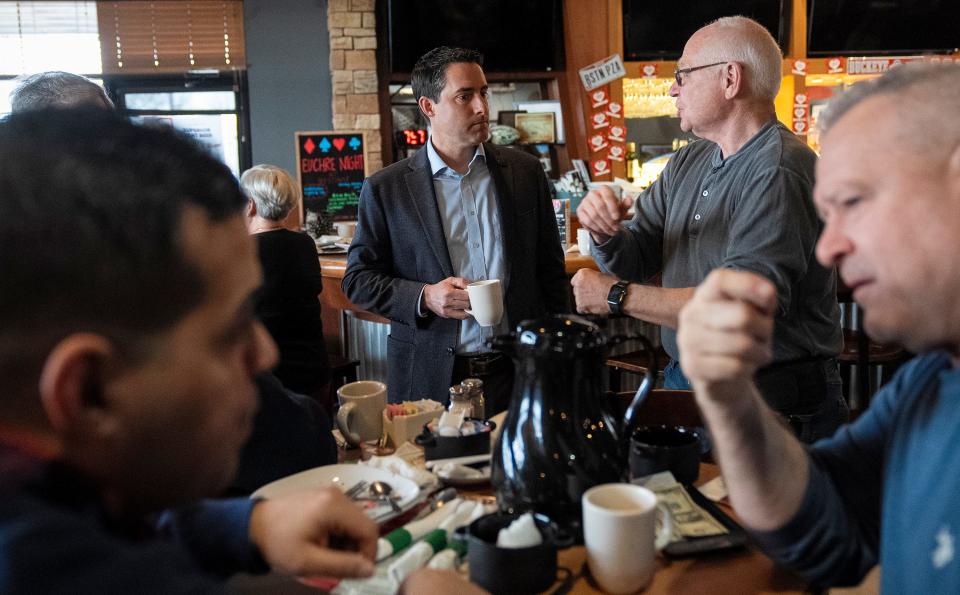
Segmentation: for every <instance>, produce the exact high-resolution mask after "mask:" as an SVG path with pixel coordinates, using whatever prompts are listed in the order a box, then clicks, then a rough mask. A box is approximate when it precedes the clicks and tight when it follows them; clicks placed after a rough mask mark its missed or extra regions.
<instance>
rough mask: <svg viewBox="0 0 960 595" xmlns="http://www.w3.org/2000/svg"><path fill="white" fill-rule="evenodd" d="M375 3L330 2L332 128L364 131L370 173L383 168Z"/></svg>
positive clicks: (365, 0) (370, 0)
mask: <svg viewBox="0 0 960 595" xmlns="http://www.w3.org/2000/svg"><path fill="white" fill-rule="evenodd" d="M374 3H375V0H329V1H328V3H327V28H328V29H329V31H330V72H331V76H332V78H333V129H334V130H358V131H361V132H363V133H365V135H366V145H367V173H368V174H372V173H374V172H375V171H377V170H379V169H381V168H382V167H383V155H382V153H381V151H380V102H379V98H378V95H377V91H378V88H377V82H378V81H377V31H376V16H375V13H374Z"/></svg>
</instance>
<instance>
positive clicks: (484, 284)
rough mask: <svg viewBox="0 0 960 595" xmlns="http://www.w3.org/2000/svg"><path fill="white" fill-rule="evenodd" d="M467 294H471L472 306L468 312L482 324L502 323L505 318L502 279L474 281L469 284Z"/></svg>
mask: <svg viewBox="0 0 960 595" xmlns="http://www.w3.org/2000/svg"><path fill="white" fill-rule="evenodd" d="M467 294H468V295H469V296H470V308H469V309H468V310H467V311H466V312H467V314H469V315H470V316H473V317H474V318H475V319H476V320H477V323H479V324H480V326H494V325H497V324H500V319H501V318H503V287H502V286H501V285H500V279H486V280H484V281H474V282H473V283H471V284H470V285H467Z"/></svg>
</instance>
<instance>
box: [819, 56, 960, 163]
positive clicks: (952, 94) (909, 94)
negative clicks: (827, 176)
mask: <svg viewBox="0 0 960 595" xmlns="http://www.w3.org/2000/svg"><path fill="white" fill-rule="evenodd" d="M881 96H885V97H889V98H890V99H895V100H896V101H894V109H895V110H896V115H895V121H896V123H897V129H898V134H897V136H898V138H897V141H898V144H899V145H901V146H908V147H910V148H911V149H914V150H917V151H921V152H922V151H931V150H933V151H937V152H938V153H941V154H942V153H945V152H946V151H948V150H949V149H950V148H952V146H953V145H955V144H956V143H958V142H960V117H958V116H957V114H960V67H957V66H956V65H954V64H937V63H920V64H903V65H900V66H896V67H894V68H892V69H890V70H889V71H888V72H886V73H885V74H884V75H883V76H881V77H878V78H875V79H871V80H867V81H863V82H860V83H857V84H856V85H854V86H853V87H851V88H850V89H849V90H847V91H846V92H844V93H843V94H841V95H838V96H837V97H835V98H834V99H832V100H831V101H830V104H829V105H828V106H827V109H826V110H824V112H823V113H822V114H821V115H820V118H819V119H818V120H817V128H819V130H820V132H821V134H826V133H827V131H828V130H829V129H830V128H832V127H833V126H834V125H835V124H836V123H837V122H838V121H839V120H840V119H842V118H843V116H844V115H845V114H846V113H847V112H849V111H850V110H851V109H853V108H854V107H855V106H857V105H858V104H860V103H861V102H863V101H866V100H867V99H870V98H871V97H881Z"/></svg>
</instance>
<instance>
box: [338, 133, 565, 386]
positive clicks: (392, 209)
mask: <svg viewBox="0 0 960 595" xmlns="http://www.w3.org/2000/svg"><path fill="white" fill-rule="evenodd" d="M484 150H485V151H486V156H487V167H488V168H489V169H490V174H491V177H492V179H493V185H494V188H495V195H496V201H497V208H498V209H499V210H500V220H501V225H502V226H503V229H502V230H501V237H502V238H503V244H504V260H505V261H506V262H505V264H506V275H505V277H506V278H505V279H502V280H501V282H502V284H503V290H504V306H505V314H506V316H507V322H508V323H509V325H510V326H511V327H514V326H516V325H517V323H519V322H521V321H523V320H526V319H529V318H536V317H540V316H543V315H545V314H548V313H555V312H568V311H569V309H570V300H569V293H570V286H569V282H568V280H567V276H566V272H565V269H564V261H563V250H562V248H561V246H560V237H559V233H558V231H557V223H556V217H555V215H554V212H553V207H552V205H551V202H550V198H551V195H550V191H549V188H548V186H547V184H548V182H547V178H546V176H545V175H544V173H543V169H542V167H541V165H540V161H539V160H538V159H536V158H535V157H533V156H532V155H529V154H527V153H523V152H521V151H518V150H516V149H511V148H505V147H497V146H494V145H491V144H484ZM359 209H360V214H359V223H358V225H357V231H356V234H355V236H354V238H353V243H351V245H350V253H349V256H348V257H347V270H346V273H345V274H344V277H343V285H342V287H343V291H344V293H345V294H346V295H347V297H348V298H349V299H350V301H352V302H353V303H354V304H356V305H357V306H359V307H361V308H363V309H365V310H368V311H370V312H374V313H376V314H380V315H381V316H383V317H385V318H388V319H389V320H390V336H389V337H388V340H387V345H388V347H387V358H388V365H387V389H388V393H389V400H390V402H392V403H396V402H400V401H407V400H416V399H420V398H424V397H426V398H431V399H435V400H439V401H441V402H445V401H446V395H447V390H448V389H449V388H450V380H451V378H452V376H453V358H454V354H455V352H456V345H457V338H458V337H459V332H460V321H459V320H456V319H452V318H440V317H438V316H436V315H434V314H433V313H432V312H431V313H430V314H429V315H428V316H427V317H425V318H421V317H418V316H417V304H418V301H419V299H420V292H421V289H422V288H423V286H424V285H425V284H432V283H437V282H439V281H442V280H443V279H446V278H447V277H453V276H455V272H454V270H453V266H452V265H451V263H450V254H449V252H448V250H447V243H446V239H445V237H444V233H443V224H442V220H441V216H440V211H439V208H438V206H437V197H436V193H435V191H434V187H433V176H432V173H431V171H430V162H429V160H428V159H427V151H426V148H423V149H421V150H420V151H418V152H417V153H416V154H415V155H413V156H412V157H409V158H407V159H404V160H403V161H400V162H398V163H394V164H393V165H390V166H389V167H386V168H384V169H382V170H380V171H379V172H377V173H375V174H374V175H372V176H370V177H369V178H367V180H366V181H365V182H364V184H363V189H362V190H361V192H360V207H359Z"/></svg>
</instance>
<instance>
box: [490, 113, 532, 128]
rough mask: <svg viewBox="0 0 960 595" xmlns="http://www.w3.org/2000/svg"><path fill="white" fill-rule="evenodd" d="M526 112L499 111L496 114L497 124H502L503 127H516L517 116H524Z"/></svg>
mask: <svg viewBox="0 0 960 595" xmlns="http://www.w3.org/2000/svg"><path fill="white" fill-rule="evenodd" d="M524 113H526V112H522V111H517V110H500V111H499V112H497V124H503V125H504V126H510V127H511V128H516V127H517V114H524Z"/></svg>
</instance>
